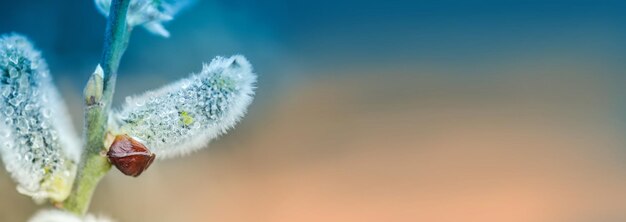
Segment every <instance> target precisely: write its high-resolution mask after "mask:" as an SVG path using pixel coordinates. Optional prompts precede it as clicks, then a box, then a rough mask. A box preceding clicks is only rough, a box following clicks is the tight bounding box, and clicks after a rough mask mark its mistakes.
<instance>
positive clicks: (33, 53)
mask: <svg viewBox="0 0 626 222" xmlns="http://www.w3.org/2000/svg"><path fill="white" fill-rule="evenodd" d="M79 155H80V150H79V142H78V138H77V136H76V135H75V134H74V129H73V127H72V124H71V122H70V120H69V116H68V114H67V111H66V110H65V107H64V103H63V101H62V99H61V97H60V95H59V94H58V92H57V90H56V88H55V87H54V86H53V84H52V80H51V77H50V74H49V72H48V68H47V65H46V62H45V61H44V60H43V59H42V58H41V55H40V53H39V52H38V51H37V50H35V49H34V48H33V46H32V44H31V43H30V42H29V41H28V39H26V38H25V37H23V36H20V35H17V34H8V35H2V36H0V156H2V161H3V162H4V165H5V168H6V170H7V171H8V172H9V173H10V174H11V176H12V178H13V179H14V180H15V181H16V182H17V184H18V187H17V189H18V191H19V192H20V193H23V194H26V195H29V196H31V197H33V199H35V200H36V201H42V200H45V199H52V200H55V201H62V200H63V199H65V198H66V197H67V196H68V194H69V191H70V189H71V185H72V182H73V179H74V174H75V171H76V163H77V161H78V157H79Z"/></svg>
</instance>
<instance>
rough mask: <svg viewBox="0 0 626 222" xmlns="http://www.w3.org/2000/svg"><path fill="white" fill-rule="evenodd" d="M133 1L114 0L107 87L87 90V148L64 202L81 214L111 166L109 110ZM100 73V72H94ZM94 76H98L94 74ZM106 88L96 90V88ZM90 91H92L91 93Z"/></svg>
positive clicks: (108, 37)
mask: <svg viewBox="0 0 626 222" xmlns="http://www.w3.org/2000/svg"><path fill="white" fill-rule="evenodd" d="M129 3H130V0H112V2H111V11H110V12H109V18H108V21H107V27H106V32H105V42H104V48H103V53H102V58H101V61H100V64H101V65H102V69H103V71H104V76H103V86H102V87H101V88H97V87H95V88H94V87H92V88H89V87H88V88H87V89H86V90H85V98H86V99H87V100H86V101H87V103H86V108H85V112H86V113H85V139H86V144H85V149H84V150H83V154H82V157H81V161H80V163H79V166H78V172H77V174H76V179H75V180H74V185H73V187H72V192H71V193H70V196H69V197H68V198H67V199H66V200H65V201H64V202H63V208H65V209H66V210H68V211H70V212H73V213H75V214H78V215H84V214H85V213H86V212H87V209H88V208H89V203H90V202H91V197H92V196H93V193H94V190H95V189H96V186H97V185H98V182H100V180H101V179H102V177H104V175H106V174H107V172H108V171H109V169H111V164H110V163H109V162H108V159H107V157H106V155H104V152H106V150H107V148H106V147H105V145H104V144H105V137H106V130H107V123H108V113H109V110H110V109H111V108H110V107H111V100H112V97H113V92H114V90H115V79H116V76H117V69H118V67H119V64H120V59H121V58H122V55H123V54H124V51H125V50H126V46H127V45H128V40H129V38H130V30H129V29H128V28H127V26H126V13H127V11H128V5H129ZM94 75H97V74H94ZM92 78H94V77H93V76H92ZM94 89H96V90H102V91H101V92H93V90H94ZM90 90H92V91H91V92H90ZM97 93H100V95H102V97H101V100H100V101H93V100H91V102H90V99H89V98H90V97H92V96H93V95H94V94H97Z"/></svg>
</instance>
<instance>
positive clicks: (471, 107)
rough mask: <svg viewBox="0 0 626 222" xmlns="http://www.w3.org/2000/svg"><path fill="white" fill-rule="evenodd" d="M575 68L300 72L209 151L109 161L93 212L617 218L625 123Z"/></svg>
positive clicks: (131, 217) (557, 220) (201, 217)
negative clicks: (129, 165)
mask: <svg viewBox="0 0 626 222" xmlns="http://www.w3.org/2000/svg"><path fill="white" fill-rule="evenodd" d="M588 69H589V67H580V66H577V65H576V64H564V66H563V67H560V68H554V67H541V66H535V67H534V68H532V69H528V68H527V67H515V65H512V66H511V67H508V68H507V70H494V71H495V72H497V73H500V74H499V75H498V77H494V76H491V77H486V78H484V79H480V80H469V79H459V78H458V77H455V78H451V77H449V75H442V74H439V73H437V71H435V70H432V71H424V72H420V73H400V72H401V71H397V72H396V73H395V74H394V78H393V79H389V78H384V76H385V75H389V73H385V72H383V71H380V72H373V73H367V74H365V73H361V76H360V77H359V78H335V77H331V76H327V77H320V78H315V79H311V80H310V81H307V84H304V85H302V86H299V87H297V88H294V89H291V90H290V93H285V94H283V95H281V96H279V97H278V98H277V99H276V100H275V101H272V102H271V103H272V104H271V105H269V106H267V107H266V108H264V109H261V110H260V111H258V112H256V113H255V112H251V113H250V116H251V117H250V118H247V119H245V120H244V121H243V123H242V124H241V125H239V127H237V128H236V129H235V130H233V131H232V132H231V133H230V134H229V135H227V136H225V137H224V138H221V139H220V140H218V141H217V142H214V143H212V144H211V147H210V148H209V149H207V150H202V151H201V152H198V153H194V154H193V155H190V156H188V157H186V158H180V159H173V160H167V161H161V162H157V163H156V164H154V165H153V167H152V168H151V169H150V170H149V171H148V172H146V173H145V174H144V175H142V176H141V177H139V178H137V179H135V178H130V177H126V176H123V175H122V174H120V173H119V172H117V171H116V170H113V171H112V173H111V174H110V175H108V176H107V177H106V178H105V179H104V180H103V182H102V183H101V185H100V187H99V189H98V190H97V194H96V196H95V199H94V203H93V208H92V211H93V212H101V213H102V214H106V215H111V216H113V217H115V218H116V219H118V220H119V221H273V222H280V221H433V222H435V221H436V222H447V221H484V222H488V221H494V222H495V221H512V222H513V221H520V222H566V221H625V220H626V214H625V213H624V212H626V211H625V210H626V207H625V206H626V166H624V161H623V159H624V150H623V147H624V145H625V143H624V139H623V136H621V135H622V134H621V133H620V132H622V131H623V129H622V128H620V126H619V125H618V124H616V123H615V120H614V119H611V118H609V116H612V114H611V113H609V112H611V111H610V109H609V108H607V107H612V106H613V105H612V104H611V102H610V96H611V93H612V92H610V90H609V89H607V88H605V87H604V86H605V85H607V84H608V83H607V82H606V81H608V79H601V78H589V77H588V76H587V75H586V73H589V72H591V71H593V70H588ZM386 72H394V71H393V70H386ZM446 76H448V77H446ZM468 81H472V82H471V84H468ZM123 86H124V85H123V83H122V85H121V87H123ZM253 110H254V109H253ZM13 186H14V185H13V183H11V182H10V180H9V178H8V177H7V175H5V174H4V173H3V174H2V179H0V192H2V201H1V202H0V215H1V216H0V217H1V219H2V221H23V220H24V219H25V218H27V217H28V215H30V214H31V213H32V212H34V211H35V206H34V205H33V204H32V203H31V201H30V200H29V199H28V198H27V197H24V196H20V195H18V194H17V193H16V192H14V190H13Z"/></svg>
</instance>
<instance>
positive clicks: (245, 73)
mask: <svg viewBox="0 0 626 222" xmlns="http://www.w3.org/2000/svg"><path fill="white" fill-rule="evenodd" d="M255 83H256V75H255V74H254V73H253V72H252V66H251V65H250V63H249V62H248V60H246V58H244V57H243V56H239V55H237V56H232V57H230V58H223V57H217V58H215V59H213V61H211V63H210V64H208V65H207V64H204V65H203V68H202V71H201V72H200V73H197V74H192V75H191V76H190V77H189V78H186V79H183V80H180V81H178V82H176V83H173V84H171V85H167V86H165V87H163V88H161V89H159V90H156V91H153V92H147V93H145V94H143V95H140V96H136V97H128V98H127V99H126V104H125V105H124V107H123V108H122V110H120V111H119V112H117V113H116V114H114V118H113V119H114V121H115V122H114V124H113V125H116V126H118V127H119V128H118V131H117V132H115V133H117V134H128V135H130V136H133V137H136V138H138V139H139V140H141V141H142V142H143V143H144V145H146V146H147V147H148V148H150V150H152V152H154V153H155V154H156V155H157V158H169V157H174V156H179V155H183V154H185V153H189V152H192V151H195V150H197V149H200V148H202V147H205V146H206V145H207V143H208V142H209V141H210V140H212V139H214V138H216V137H217V136H219V135H221V134H223V133H225V132H226V131H227V130H228V129H230V128H232V127H233V126H234V125H235V124H236V123H237V122H238V121H239V120H240V119H241V117H243V116H244V114H245V113H246V109H247V107H248V105H249V104H250V103H251V102H252V97H253V95H254V89H255V86H254V84H255Z"/></svg>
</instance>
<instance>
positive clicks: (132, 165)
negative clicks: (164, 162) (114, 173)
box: [107, 135, 156, 177]
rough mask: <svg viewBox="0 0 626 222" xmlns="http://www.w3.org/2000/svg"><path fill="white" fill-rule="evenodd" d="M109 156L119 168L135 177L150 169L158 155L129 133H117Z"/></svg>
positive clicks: (110, 160)
mask: <svg viewBox="0 0 626 222" xmlns="http://www.w3.org/2000/svg"><path fill="white" fill-rule="evenodd" d="M107 156H108V157H109V162H111V164H113V165H115V167H117V169H118V170H120V171H121V172H122V173H124V174H126V175H128V176H133V177H137V176H139V175H141V173H143V171H145V170H146V169H148V167H149V166H150V164H152V162H153V161H154V159H155V157H156V155H155V154H154V153H152V152H150V149H148V148H147V147H146V146H144V145H143V144H141V143H140V142H139V141H137V140H136V139H133V138H132V137H130V136H128V135H117V136H116V137H115V140H114V141H113V143H112V144H111V147H110V148H109V152H107Z"/></svg>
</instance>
